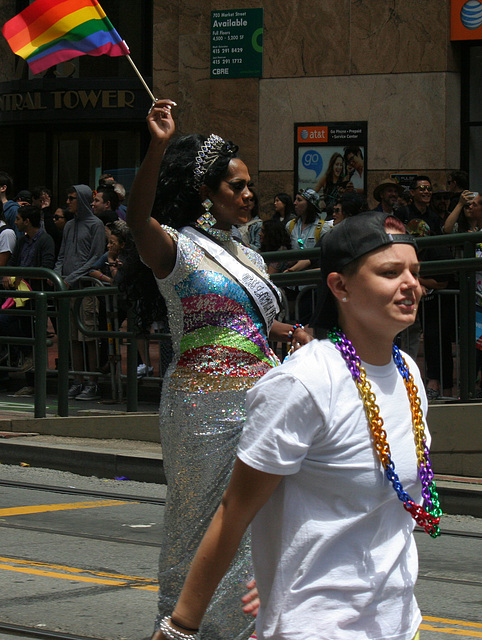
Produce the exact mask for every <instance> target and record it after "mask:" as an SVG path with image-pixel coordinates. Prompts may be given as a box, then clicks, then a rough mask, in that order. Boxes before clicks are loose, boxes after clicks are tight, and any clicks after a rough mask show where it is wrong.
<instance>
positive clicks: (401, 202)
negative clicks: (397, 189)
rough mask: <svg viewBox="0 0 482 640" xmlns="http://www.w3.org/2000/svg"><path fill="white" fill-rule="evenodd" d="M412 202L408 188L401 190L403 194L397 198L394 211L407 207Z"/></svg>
mask: <svg viewBox="0 0 482 640" xmlns="http://www.w3.org/2000/svg"><path fill="white" fill-rule="evenodd" d="M411 202H412V196H411V195H410V189H409V188H408V187H404V188H403V193H401V194H400V195H399V196H398V201H397V204H398V206H397V207H396V209H400V208H401V207H407V206H408V205H409V204H410V203H411Z"/></svg>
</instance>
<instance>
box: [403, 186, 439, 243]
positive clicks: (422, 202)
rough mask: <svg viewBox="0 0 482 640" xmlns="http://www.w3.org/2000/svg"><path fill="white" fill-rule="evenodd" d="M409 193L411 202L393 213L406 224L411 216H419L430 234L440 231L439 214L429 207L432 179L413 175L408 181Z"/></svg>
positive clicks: (437, 233)
mask: <svg viewBox="0 0 482 640" xmlns="http://www.w3.org/2000/svg"><path fill="white" fill-rule="evenodd" d="M410 195H411V196H412V200H413V201H412V203H411V204H409V205H408V206H406V207H401V208H400V209H397V211H396V213H395V215H396V217H397V218H398V219H399V220H401V221H402V222H403V224H404V225H407V224H408V222H410V220H412V219H413V218H417V219H418V218H419V219H420V220H423V221H424V222H426V223H427V224H428V226H429V228H430V230H431V233H432V235H440V234H441V233H442V225H441V222H440V218H439V216H438V215H437V214H436V213H434V211H432V209H431V208H430V201H431V200H432V181H431V180H430V178H429V177H428V176H415V178H414V179H413V180H412V182H411V183H410Z"/></svg>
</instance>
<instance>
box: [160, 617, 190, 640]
mask: <svg viewBox="0 0 482 640" xmlns="http://www.w3.org/2000/svg"><path fill="white" fill-rule="evenodd" d="M170 620H171V616H165V617H164V618H163V619H162V620H161V624H160V626H159V630H160V631H162V633H163V635H164V636H166V638H167V639H168V640H199V633H197V632H196V633H183V632H182V631H179V630H178V629H174V627H171V625H170V624H169V622H170ZM174 624H176V623H174Z"/></svg>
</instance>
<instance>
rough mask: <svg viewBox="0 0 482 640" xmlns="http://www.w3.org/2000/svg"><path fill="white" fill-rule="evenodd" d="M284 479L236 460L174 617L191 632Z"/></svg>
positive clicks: (159, 636)
mask: <svg viewBox="0 0 482 640" xmlns="http://www.w3.org/2000/svg"><path fill="white" fill-rule="evenodd" d="M281 479H282V476H277V475H272V474H268V473H264V472H262V471H256V470H255V469H252V468H251V467H248V466H247V465H246V464H244V463H243V462H241V461H240V460H239V459H238V460H236V463H235V465H234V469H233V474H232V477H231V481H230V483H229V486H228V488H227V489H226V493H225V494H224V496H223V500H222V503H221V505H220V507H219V509H218V510H217V512H216V514H215V516H214V518H213V520H212V522H211V524H210V525H209V528H208V530H207V532H206V535H205V536H204V538H203V540H202V542H201V544H200V546H199V549H198V551H197V553H196V555H195V557H194V560H193V563H192V565H191V569H190V571H189V574H188V576H187V578H186V582H185V583H184V587H183V590H182V592H181V595H180V597H179V600H178V602H177V604H176V607H175V609H174V612H173V614H172V617H173V619H174V620H175V621H178V622H180V623H181V624H182V625H184V626H185V627H188V628H190V629H197V628H198V627H199V626H200V624H201V620H202V617H203V615H204V612H205V611H206V609H207V606H208V604H209V601H210V600H211V597H212V595H213V593H214V591H215V590H216V587H217V585H218V584H219V582H220V581H221V578H222V577H223V575H224V574H225V573H226V571H227V569H228V567H229V565H230V563H231V561H232V559H233V558H234V555H235V553H236V550H237V548H238V546H239V543H240V542H241V538H242V537H243V535H244V533H245V531H246V529H247V527H248V525H249V523H250V522H251V520H252V519H253V518H254V516H255V515H256V513H257V512H258V511H259V509H260V508H261V507H262V506H263V505H264V503H265V502H266V501H267V500H268V498H269V497H270V496H271V494H272V493H273V491H274V490H275V489H276V487H277V486H278V484H279V482H280V481H281ZM173 626H175V625H173ZM179 630H180V631H182V629H179ZM154 637H155V638H156V640H157V639H158V638H163V637H164V636H163V635H162V633H159V634H156V635H155V636H154Z"/></svg>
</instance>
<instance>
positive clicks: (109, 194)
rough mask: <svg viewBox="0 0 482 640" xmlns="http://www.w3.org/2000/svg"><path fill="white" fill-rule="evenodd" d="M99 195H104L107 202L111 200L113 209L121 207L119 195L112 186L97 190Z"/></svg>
mask: <svg viewBox="0 0 482 640" xmlns="http://www.w3.org/2000/svg"><path fill="white" fill-rule="evenodd" d="M97 195H100V196H101V197H102V200H103V201H104V203H105V202H110V207H111V209H112V211H116V210H117V209H118V208H119V196H118V195H117V193H116V192H115V191H114V189H113V188H112V187H102V189H99V190H98V191H97Z"/></svg>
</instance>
